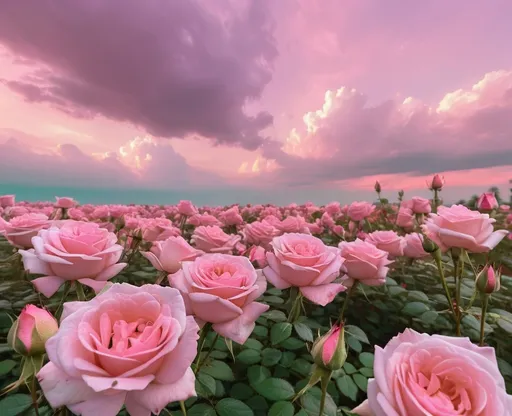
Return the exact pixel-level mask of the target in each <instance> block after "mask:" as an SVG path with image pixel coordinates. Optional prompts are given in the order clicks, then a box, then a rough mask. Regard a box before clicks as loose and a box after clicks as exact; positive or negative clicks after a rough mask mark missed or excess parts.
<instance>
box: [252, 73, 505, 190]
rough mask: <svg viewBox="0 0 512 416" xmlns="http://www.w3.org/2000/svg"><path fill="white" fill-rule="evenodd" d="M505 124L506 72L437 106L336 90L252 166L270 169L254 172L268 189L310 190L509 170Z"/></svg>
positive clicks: (340, 89) (457, 92)
mask: <svg viewBox="0 0 512 416" xmlns="http://www.w3.org/2000/svg"><path fill="white" fill-rule="evenodd" d="M510 119H512V72H511V71H495V72H491V73H488V74H486V75H485V76H484V77H483V78H482V79H481V80H480V81H479V82H477V83H476V84H474V85H473V86H472V87H471V88H469V89H466V90H463V89H461V90H457V91H454V92H451V93H448V94H446V95H445V96H444V97H443V98H442V99H441V100H440V102H439V104H438V105H436V106H429V105H427V104H425V103H422V102H421V101H419V100H415V99H413V98H412V97H408V98H406V99H405V100H398V99H393V100H387V101H385V102H382V103H380V104H376V105H369V104H368V98H367V97H366V96H365V95H364V94H362V93H360V92H358V91H357V90H355V89H350V88H347V87H342V88H339V89H338V90H335V91H327V92H326V93H325V99H324V104H323V106H322V108H320V109H319V110H316V111H311V112H308V113H306V114H305V115H304V117H303V125H302V126H300V127H297V128H294V129H292V131H291V132H290V134H289V135H288V137H287V138H286V140H285V141H284V142H283V143H282V144H281V145H276V144H275V143H272V144H267V145H266V146H265V147H264V148H263V154H262V158H263V161H260V162H259V166H263V167H264V166H266V163H265V160H272V161H275V163H273V164H272V170H271V172H270V171H267V172H265V171H264V170H261V169H260V172H261V174H262V175H263V176H264V177H265V176H266V177H267V178H268V179H269V180H272V181H273V182H272V183H274V182H276V181H277V182H278V183H279V182H281V183H288V184H293V185H311V184H315V183H324V182H329V181H331V182H332V181H339V180H346V179H353V178H359V177H363V176H372V175H378V174H401V173H408V174H412V175H425V174H428V173H432V172H442V171H459V170H466V169H479V168H488V167H495V166H505V165H510V161H511V160H512V125H511V124H510V123H509V120H510ZM260 158H261V156H260ZM276 165H277V169H276ZM247 166H250V163H247Z"/></svg>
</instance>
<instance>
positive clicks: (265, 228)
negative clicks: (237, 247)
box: [242, 221, 279, 249]
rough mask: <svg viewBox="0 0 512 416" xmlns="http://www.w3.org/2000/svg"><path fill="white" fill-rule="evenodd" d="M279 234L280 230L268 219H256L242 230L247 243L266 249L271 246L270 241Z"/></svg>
mask: <svg viewBox="0 0 512 416" xmlns="http://www.w3.org/2000/svg"><path fill="white" fill-rule="evenodd" d="M278 234H279V230H278V229H277V228H276V227H274V226H273V225H272V224H271V223H270V222H267V221H254V222H252V223H250V224H246V225H245V227H244V229H243V231H242V235H243V236H244V240H245V242H246V243H247V244H254V245H259V246H262V247H263V248H265V249H268V248H269V247H270V242H271V241H272V239H273V238H274V237H275V236H276V235H278Z"/></svg>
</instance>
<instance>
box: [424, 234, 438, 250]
mask: <svg viewBox="0 0 512 416" xmlns="http://www.w3.org/2000/svg"><path fill="white" fill-rule="evenodd" d="M422 245H423V250H425V251H426V252H427V253H435V252H436V251H437V250H439V246H438V245H437V244H436V243H434V242H433V241H432V240H431V239H430V238H428V237H427V236H425V235H424V236H423V243H422Z"/></svg>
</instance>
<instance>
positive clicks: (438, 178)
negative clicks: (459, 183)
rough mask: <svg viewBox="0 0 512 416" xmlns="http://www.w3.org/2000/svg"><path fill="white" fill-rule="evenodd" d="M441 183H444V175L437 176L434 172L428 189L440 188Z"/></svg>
mask: <svg viewBox="0 0 512 416" xmlns="http://www.w3.org/2000/svg"><path fill="white" fill-rule="evenodd" d="M443 185H444V177H442V176H439V175H437V174H436V175H434V177H433V178H432V183H431V184H430V189H432V190H434V189H437V190H440V189H442V187H443Z"/></svg>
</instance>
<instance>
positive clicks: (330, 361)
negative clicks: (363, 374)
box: [311, 324, 347, 371]
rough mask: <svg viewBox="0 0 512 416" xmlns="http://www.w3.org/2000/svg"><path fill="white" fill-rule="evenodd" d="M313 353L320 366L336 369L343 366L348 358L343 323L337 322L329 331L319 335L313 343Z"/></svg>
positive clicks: (316, 362) (331, 369)
mask: <svg viewBox="0 0 512 416" xmlns="http://www.w3.org/2000/svg"><path fill="white" fill-rule="evenodd" d="M311 355H312V356H313V358H314V360H315V364H316V365H317V366H318V367H320V368H323V369H326V370H329V371H334V370H339V369H340V368H341V367H343V364H345V360H346V359H347V350H346V348H345V328H344V327H343V324H341V325H338V324H335V325H334V326H333V327H332V328H331V329H330V330H329V332H327V333H326V334H325V335H323V336H321V337H319V338H318V339H317V340H316V341H315V342H314V344H313V348H312V349H311Z"/></svg>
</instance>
